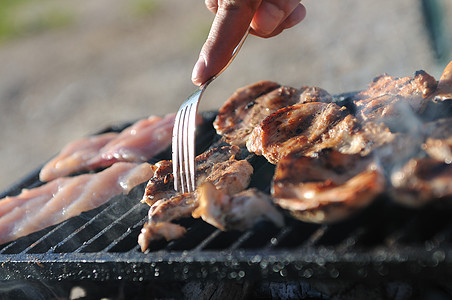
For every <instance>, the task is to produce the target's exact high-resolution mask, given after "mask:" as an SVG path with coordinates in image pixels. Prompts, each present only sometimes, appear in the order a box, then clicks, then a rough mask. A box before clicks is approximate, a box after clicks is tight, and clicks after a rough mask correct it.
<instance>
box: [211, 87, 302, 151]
mask: <svg viewBox="0 0 452 300" xmlns="http://www.w3.org/2000/svg"><path fill="white" fill-rule="evenodd" d="M298 96H299V91H298V90H296V89H294V88H291V87H285V86H280V85H279V84H277V83H274V82H271V81H261V82H258V83H256V84H253V85H250V86H247V87H244V88H241V89H239V90H237V91H236V92H235V93H234V94H233V95H232V96H231V97H230V98H229V99H228V100H227V101H226V103H225V104H224V105H223V106H222V107H221V108H220V110H219V112H218V116H217V118H216V120H215V121H214V127H215V129H216V130H217V133H218V134H220V135H222V136H223V139H224V140H225V141H226V142H227V143H229V144H231V145H237V146H244V145H245V143H246V140H247V138H248V135H249V134H250V133H251V131H252V130H253V128H254V127H255V126H257V125H258V124H259V123H260V122H261V121H262V120H263V119H264V118H265V117H266V116H268V115H269V114H271V113H272V112H274V111H276V110H278V109H280V108H282V107H285V106H288V105H292V104H295V103H296V102H297V101H298Z"/></svg>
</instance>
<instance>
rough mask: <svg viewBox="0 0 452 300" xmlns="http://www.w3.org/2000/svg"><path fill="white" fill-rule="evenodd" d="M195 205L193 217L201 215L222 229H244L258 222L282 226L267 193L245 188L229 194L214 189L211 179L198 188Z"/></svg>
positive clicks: (281, 219) (280, 217) (282, 222)
mask: <svg viewBox="0 0 452 300" xmlns="http://www.w3.org/2000/svg"><path fill="white" fill-rule="evenodd" d="M198 193H199V197H198V202H199V204H198V207H197V208H196V210H194V211H193V214H192V215H193V217H194V218H199V217H201V218H202V219H203V220H204V221H206V222H207V223H209V224H211V225H213V226H215V227H217V228H219V229H221V230H232V229H236V230H246V229H249V228H251V227H253V225H254V224H255V223H257V222H259V221H262V220H267V221H271V222H272V223H274V224H275V225H276V226H278V227H282V226H283V225H284V218H283V216H282V214H281V213H280V212H279V211H278V210H277V209H276V208H275V207H274V206H273V203H272V198H271V197H270V195H268V194H265V193H264V192H261V191H259V190H257V189H248V190H245V191H242V192H239V193H236V194H234V195H232V196H230V195H228V194H226V193H225V192H223V191H221V190H218V189H217V188H215V185H213V184H212V183H210V182H205V183H203V184H202V185H201V186H200V187H199V188H198Z"/></svg>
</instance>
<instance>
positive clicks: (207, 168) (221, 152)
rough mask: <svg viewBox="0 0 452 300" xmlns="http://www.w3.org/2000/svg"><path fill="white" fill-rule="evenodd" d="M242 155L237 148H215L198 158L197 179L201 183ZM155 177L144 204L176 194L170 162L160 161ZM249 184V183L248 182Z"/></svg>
mask: <svg viewBox="0 0 452 300" xmlns="http://www.w3.org/2000/svg"><path fill="white" fill-rule="evenodd" d="M239 153H240V148H239V147H237V146H226V147H221V148H213V149H210V150H209V151H206V152H204V153H202V154H200V155H198V156H197V157H196V178H197V182H198V183H199V182H200V181H201V179H205V178H206V177H207V176H209V174H210V172H211V170H212V168H213V167H214V166H215V165H216V164H218V163H220V162H224V161H228V160H229V159H231V158H233V159H234V158H235V156H236V155H237V154H239ZM156 167H157V169H156V170H155V173H154V176H153V177H152V178H151V180H149V182H148V184H147V186H146V190H145V192H144V196H143V200H142V201H143V202H146V203H148V204H149V205H152V204H153V203H154V202H155V201H157V200H159V199H165V198H166V199H169V198H170V197H171V196H172V195H174V194H175V191H174V177H173V167H172V163H171V161H170V160H164V161H160V162H158V163H157V164H156ZM248 182H249V181H248Z"/></svg>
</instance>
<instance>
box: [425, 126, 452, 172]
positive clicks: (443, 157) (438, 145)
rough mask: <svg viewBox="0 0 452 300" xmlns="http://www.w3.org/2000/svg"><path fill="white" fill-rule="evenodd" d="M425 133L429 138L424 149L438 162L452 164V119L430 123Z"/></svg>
mask: <svg viewBox="0 0 452 300" xmlns="http://www.w3.org/2000/svg"><path fill="white" fill-rule="evenodd" d="M423 131H424V133H425V135H426V136H427V138H426V140H425V142H424V143H423V144H422V149H424V150H425V152H427V154H428V155H430V157H432V158H434V159H436V160H438V161H442V162H445V163H447V164H450V163H452V118H448V119H440V120H437V121H434V122H429V123H427V124H425V126H424V128H423Z"/></svg>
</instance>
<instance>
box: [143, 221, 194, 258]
mask: <svg viewBox="0 0 452 300" xmlns="http://www.w3.org/2000/svg"><path fill="white" fill-rule="evenodd" d="M186 232H187V230H186V229H185V228H184V227H182V226H180V225H177V224H173V223H168V222H161V223H157V224H152V225H150V224H145V225H144V227H143V228H142V229H141V233H140V235H139V236H138V244H139V245H140V247H141V251H143V252H144V251H146V250H147V249H148V247H149V244H150V243H151V242H152V241H155V240H160V239H162V238H164V239H165V240H167V241H170V240H174V239H178V238H180V237H182V236H183V235H184V234H185V233H186Z"/></svg>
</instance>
